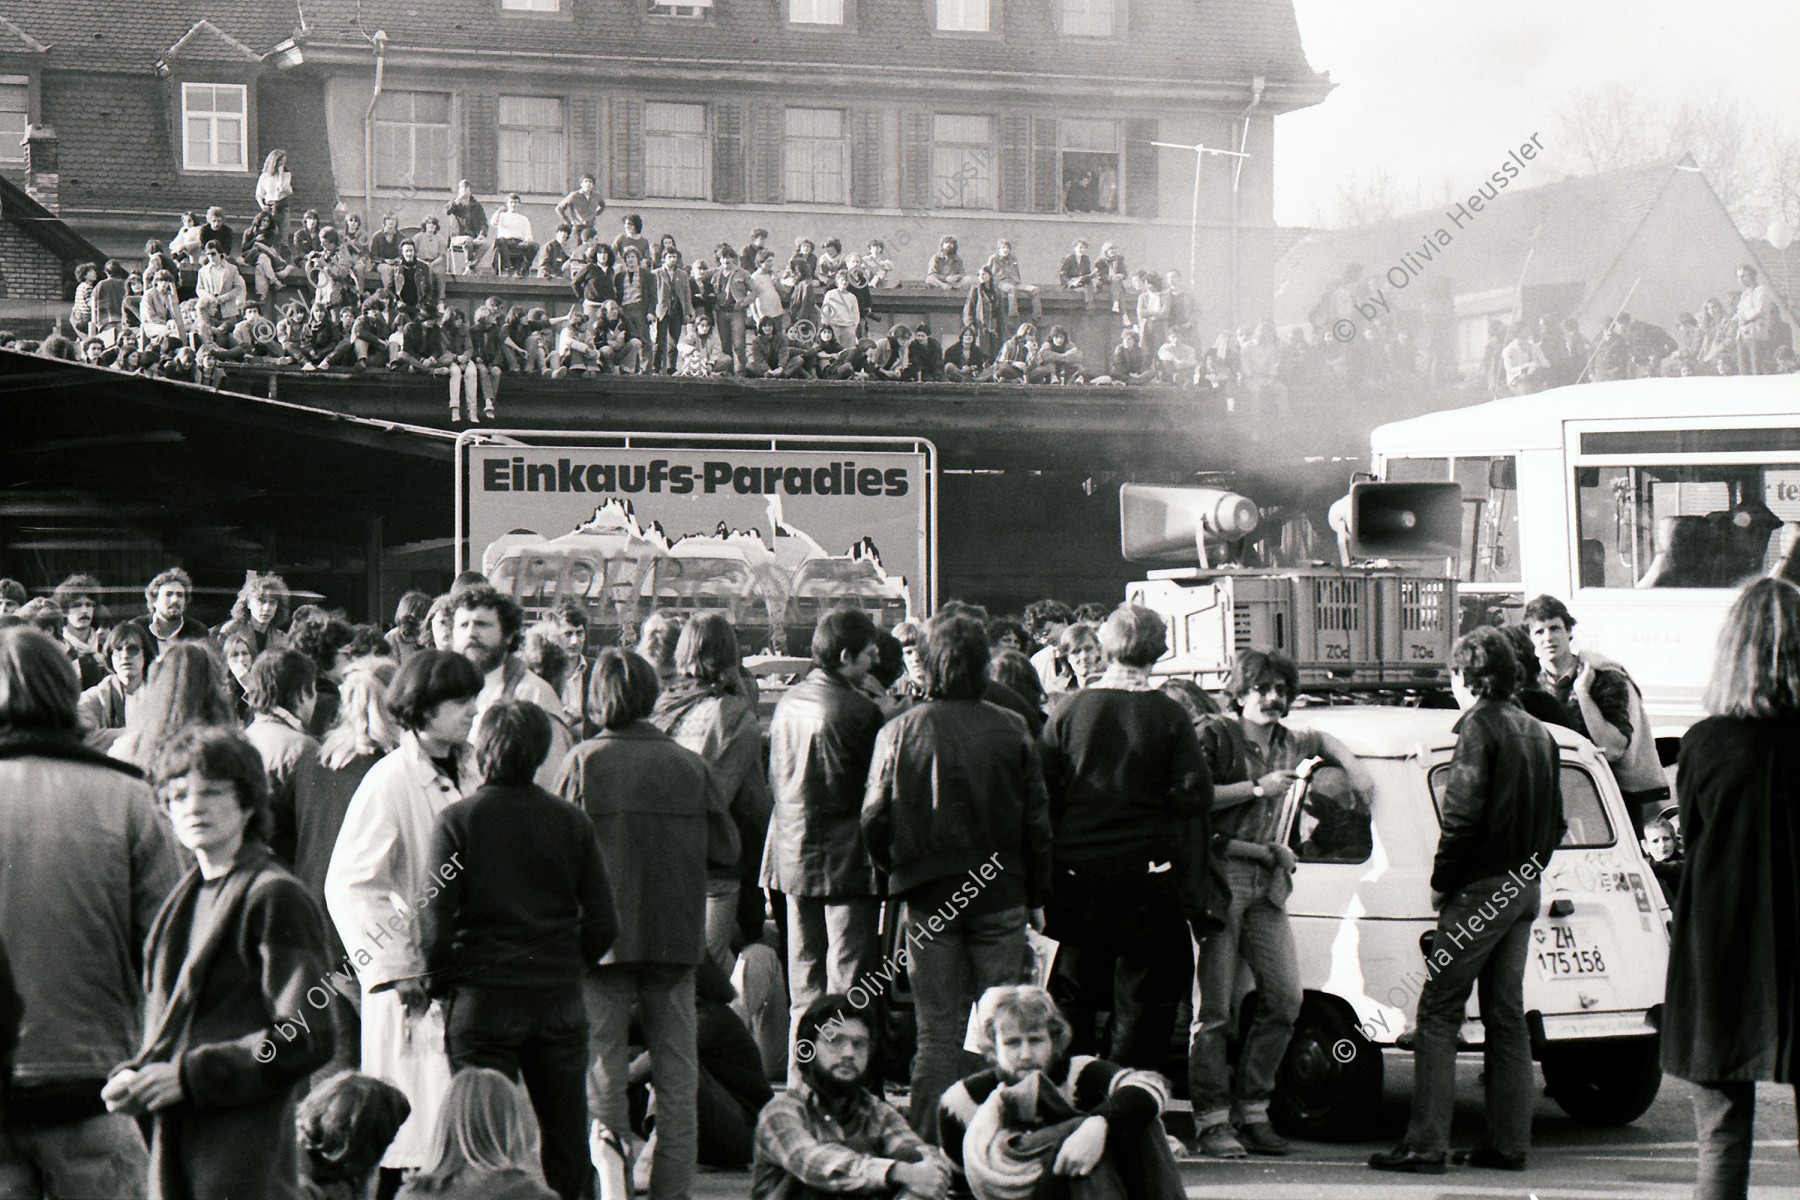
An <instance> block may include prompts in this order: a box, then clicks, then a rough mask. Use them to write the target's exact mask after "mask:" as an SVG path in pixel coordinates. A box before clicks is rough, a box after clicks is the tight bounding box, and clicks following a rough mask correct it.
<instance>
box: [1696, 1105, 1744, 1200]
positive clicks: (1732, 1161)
mask: <svg viewBox="0 0 1800 1200" xmlns="http://www.w3.org/2000/svg"><path fill="white" fill-rule="evenodd" d="M1755 1120H1756V1085H1755V1084H1754V1083H1735V1082H1734V1083H1696V1084H1695V1085H1694V1136H1695V1140H1696V1141H1697V1142H1698V1143H1699V1147H1698V1149H1699V1159H1700V1162H1699V1168H1700V1173H1699V1178H1698V1180H1697V1181H1696V1185H1695V1188H1694V1200H1743V1198H1744V1197H1745V1196H1747V1195H1749V1193H1750V1150H1751V1142H1752V1135H1753V1133H1754V1131H1755Z"/></svg>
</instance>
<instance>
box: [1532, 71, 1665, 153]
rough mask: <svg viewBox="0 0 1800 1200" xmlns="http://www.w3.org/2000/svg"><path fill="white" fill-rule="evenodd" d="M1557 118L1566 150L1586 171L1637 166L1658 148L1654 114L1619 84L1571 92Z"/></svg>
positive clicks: (1632, 93)
mask: <svg viewBox="0 0 1800 1200" xmlns="http://www.w3.org/2000/svg"><path fill="white" fill-rule="evenodd" d="M1557 121H1558V126H1559V127H1560V129H1561V131H1562V141H1563V142H1564V144H1565V145H1567V147H1568V152H1569V154H1571V155H1572V156H1573V157H1574V158H1575V160H1576V161H1577V162H1579V163H1580V164H1581V165H1582V166H1583V167H1585V168H1586V169H1587V173H1589V174H1598V173H1599V172H1601V171H1616V170H1618V169H1620V168H1621V167H1634V166H1637V165H1638V164H1639V163H1643V162H1648V161H1650V160H1651V159H1653V158H1655V157H1656V155H1657V153H1658V151H1659V150H1660V146H1659V145H1658V143H1659V142H1660V140H1661V139H1660V138H1658V137H1656V136H1655V134H1654V127H1655V126H1656V125H1657V124H1658V121H1657V120H1656V117H1655V114H1654V113H1652V112H1651V111H1650V110H1649V108H1648V107H1647V106H1646V105H1645V104H1644V102H1643V101H1642V100H1640V99H1638V96H1637V94H1636V93H1635V92H1633V91H1632V90H1631V89H1630V88H1627V87H1625V86H1624V85H1622V84H1617V83H1611V84H1608V85H1606V86H1605V87H1603V88H1600V89H1599V90H1597V91H1591V92H1577V93H1575V94H1573V95H1571V96H1570V97H1569V98H1568V99H1567V100H1565V101H1564V102H1563V106H1562V108H1561V110H1560V111H1559V112H1558V114H1557Z"/></svg>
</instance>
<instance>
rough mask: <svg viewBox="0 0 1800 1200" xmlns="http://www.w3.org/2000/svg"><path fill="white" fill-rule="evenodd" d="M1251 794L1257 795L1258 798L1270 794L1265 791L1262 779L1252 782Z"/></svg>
mask: <svg viewBox="0 0 1800 1200" xmlns="http://www.w3.org/2000/svg"><path fill="white" fill-rule="evenodd" d="M1250 794H1251V795H1252V796H1255V797H1256V798H1257V799H1258V800H1261V799H1262V798H1263V797H1264V796H1267V795H1268V793H1267V792H1265V791H1263V785H1262V781H1261V780H1260V779H1259V780H1256V781H1255V782H1253V783H1251V785H1250Z"/></svg>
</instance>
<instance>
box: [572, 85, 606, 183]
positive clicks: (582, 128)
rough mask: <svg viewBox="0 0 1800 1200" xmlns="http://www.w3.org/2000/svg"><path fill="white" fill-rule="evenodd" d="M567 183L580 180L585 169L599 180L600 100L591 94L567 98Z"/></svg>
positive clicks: (595, 180) (597, 181) (595, 179)
mask: <svg viewBox="0 0 1800 1200" xmlns="http://www.w3.org/2000/svg"><path fill="white" fill-rule="evenodd" d="M568 167H569V186H570V187H571V188H573V187H574V186H575V185H576V184H578V183H580V182H581V176H582V174H583V173H584V172H588V171H592V172H593V173H594V182H595V183H596V184H597V183H599V182H600V171H599V167H600V101H599V100H598V99H597V98H596V97H594V96H585V95H584V96H572V97H570V99H569V164H568Z"/></svg>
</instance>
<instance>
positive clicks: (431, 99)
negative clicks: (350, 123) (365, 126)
mask: <svg viewBox="0 0 1800 1200" xmlns="http://www.w3.org/2000/svg"><path fill="white" fill-rule="evenodd" d="M453 169H454V168H453V166H452V164H451V161H450V94H449V93H448V92H383V93H382V94H381V99H380V100H379V101H377V102H376V104H375V186H376V187H384V188H400V189H411V190H414V191H421V192H423V191H434V192H435V191H446V190H448V189H449V187H450V185H451V183H452V172H453Z"/></svg>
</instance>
